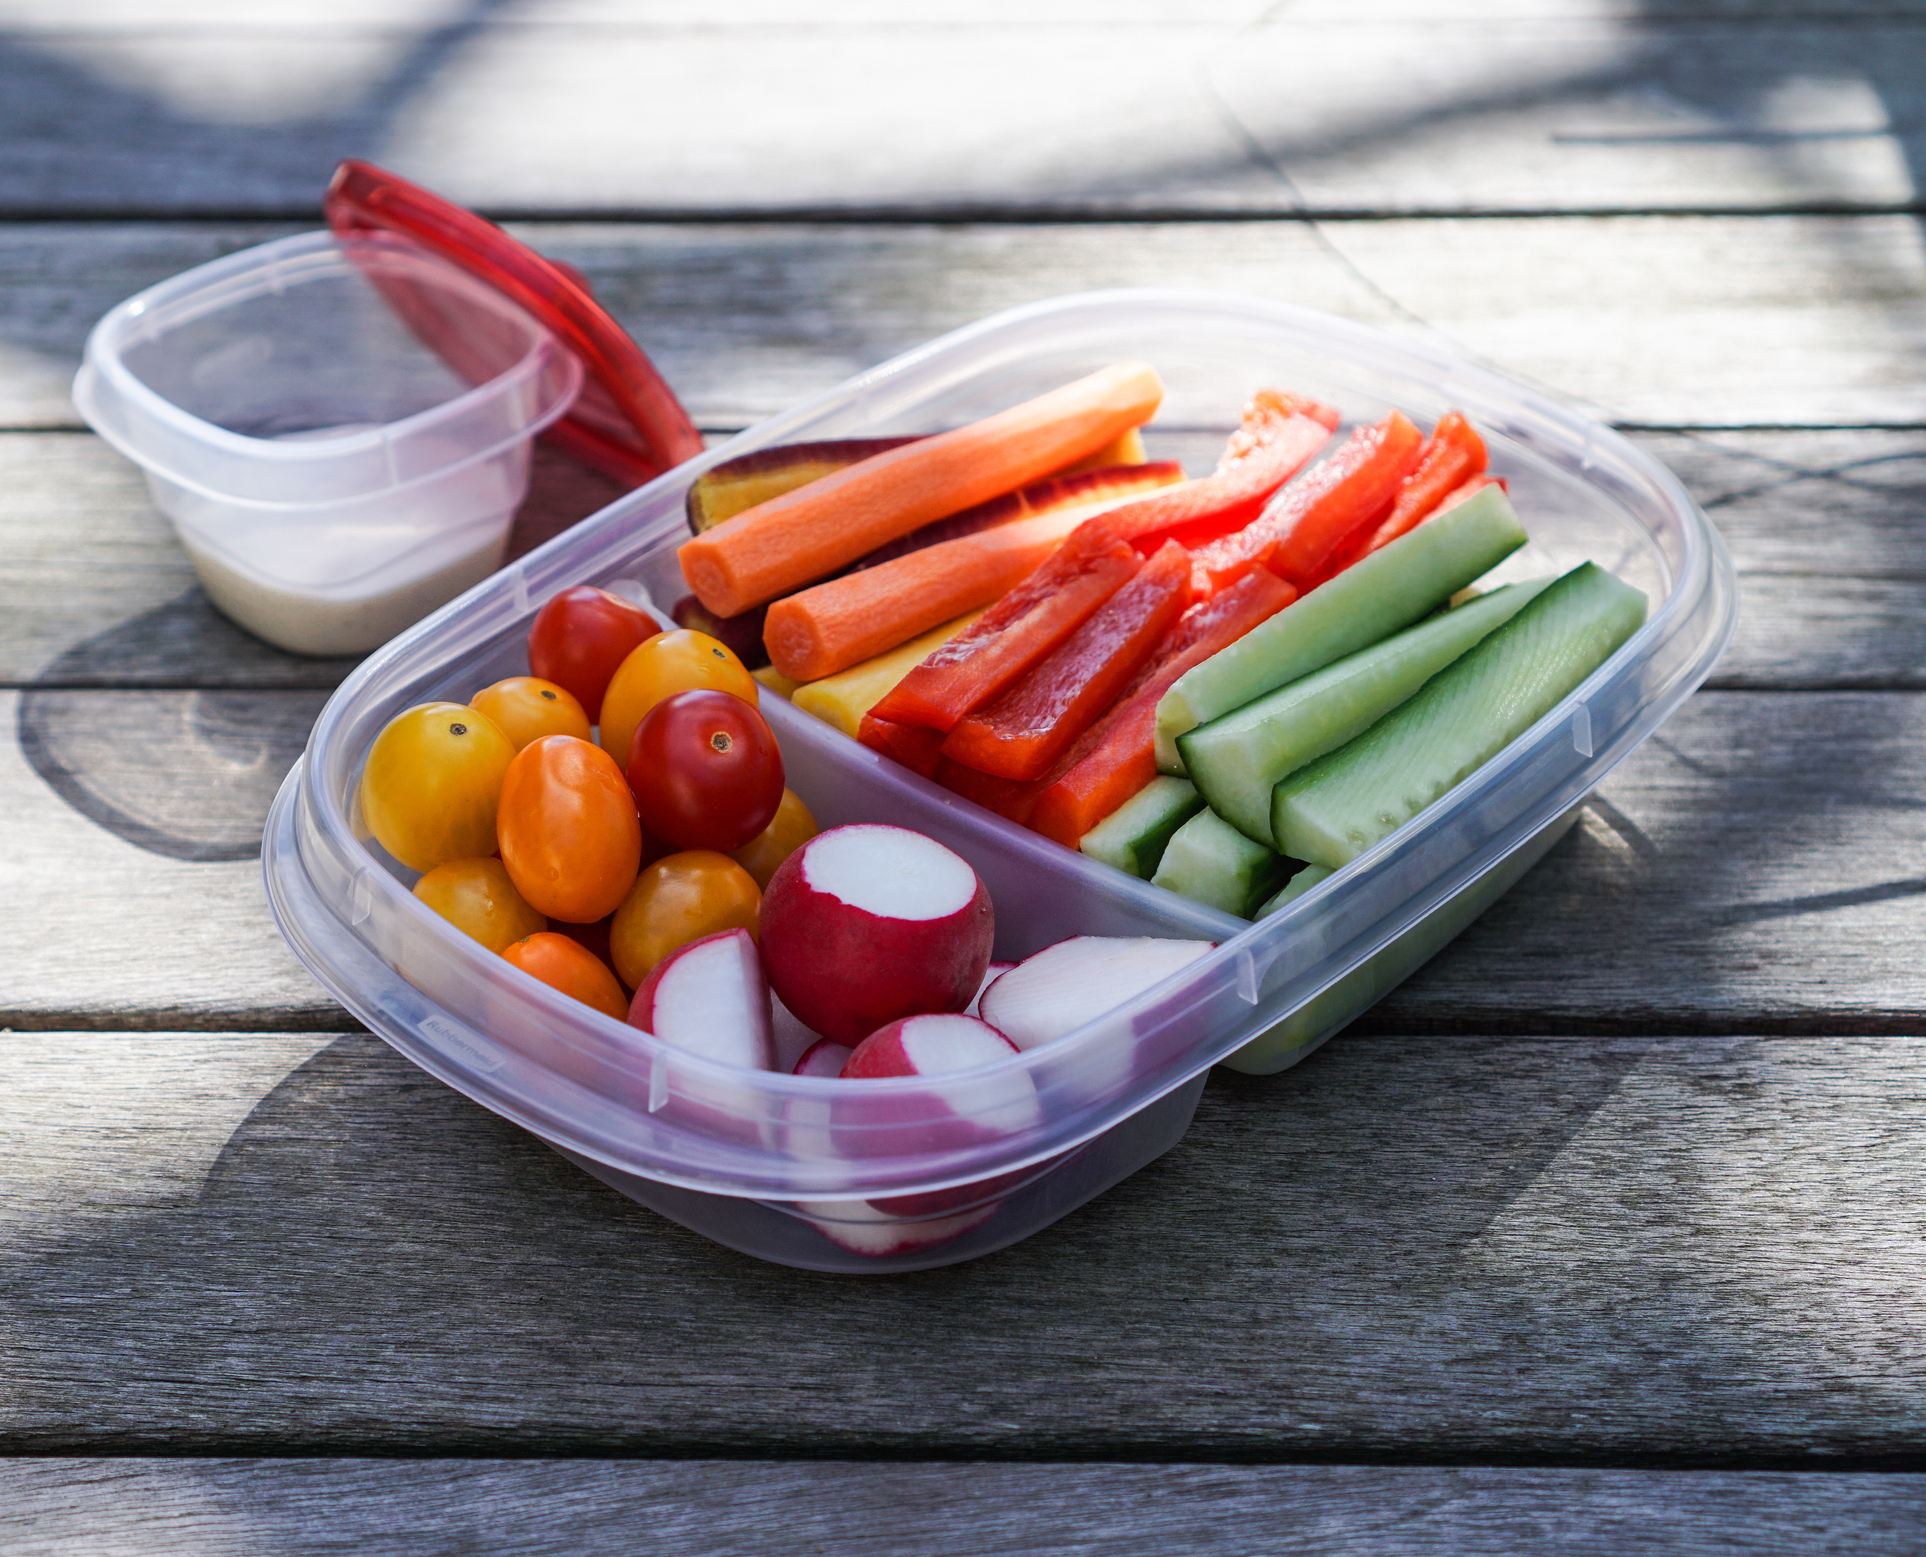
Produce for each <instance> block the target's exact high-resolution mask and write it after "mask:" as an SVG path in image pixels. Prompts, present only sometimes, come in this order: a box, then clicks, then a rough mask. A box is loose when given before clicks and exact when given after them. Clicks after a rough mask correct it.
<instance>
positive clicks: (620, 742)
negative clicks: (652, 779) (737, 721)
mask: <svg viewBox="0 0 1926 1557" xmlns="http://www.w3.org/2000/svg"><path fill="white" fill-rule="evenodd" d="M705 689H706V690H708V691H712V692H733V693H734V694H735V695H736V696H737V697H739V698H741V699H742V700H743V702H745V703H747V704H749V706H750V707H752V708H753V707H754V706H755V704H756V698H757V694H758V689H757V686H756V680H755V677H753V676H751V675H750V674H749V672H748V671H746V670H744V669H743V668H742V661H741V660H739V659H737V658H736V657H735V655H733V654H731V653H730V652H729V650H728V649H727V647H725V646H724V645H723V644H720V643H718V642H717V641H716V640H715V639H713V638H711V637H710V636H709V635H708V634H707V633H697V632H690V631H689V630H688V629H687V628H686V627H678V628H676V629H675V631H673V632H666V633H659V634H657V635H656V636H655V637H653V638H651V639H650V640H649V641H648V642H647V643H645V644H643V645H641V646H640V647H639V648H637V649H636V651H635V652H634V653H633V654H631V655H630V656H629V657H628V658H627V659H625V660H624V661H622V668H621V669H620V670H618V671H617V672H616V673H615V679H614V680H612V681H611V682H609V689H608V692H607V693H606V695H604V697H603V699H602V750H603V751H605V752H607V753H608V754H609V755H610V756H611V757H613V758H614V759H615V760H616V761H617V762H619V763H626V762H627V761H628V760H629V748H630V746H631V745H632V744H633V742H634V740H635V730H636V726H637V725H639V724H641V723H642V720H643V719H644V718H645V717H646V716H647V714H648V712H649V710H650V709H651V708H653V707H655V705H656V704H657V703H659V702H661V701H662V700H663V699H664V698H665V697H673V696H674V695H675V694H676V693H678V692H697V691H702V690H705Z"/></svg>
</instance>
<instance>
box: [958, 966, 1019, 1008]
mask: <svg viewBox="0 0 1926 1557" xmlns="http://www.w3.org/2000/svg"><path fill="white" fill-rule="evenodd" d="M1015 966H1016V964H1015V963H1014V962H993V963H991V964H990V965H989V966H988V967H987V968H985V969H984V970H983V982H982V983H981V984H979V985H977V986H976V993H975V994H974V995H973V996H971V997H970V1003H969V1004H968V1005H967V1006H965V1007H964V1008H963V1014H964V1015H965V1016H981V1015H982V1014H983V1013H982V1011H981V1010H979V1009H978V1008H979V1007H980V1006H981V1005H982V1004H983V991H984V990H986V989H988V988H989V987H990V986H991V985H992V984H994V983H995V982H996V981H997V980H998V979H999V978H1001V977H1002V976H1003V975H1004V974H1006V973H1008V972H1009V971H1010V969H1012V968H1014V967H1015Z"/></svg>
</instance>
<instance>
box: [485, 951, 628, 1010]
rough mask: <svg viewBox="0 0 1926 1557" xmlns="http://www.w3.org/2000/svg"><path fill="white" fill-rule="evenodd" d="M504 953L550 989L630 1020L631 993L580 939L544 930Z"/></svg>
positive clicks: (517, 965)
mask: <svg viewBox="0 0 1926 1557" xmlns="http://www.w3.org/2000/svg"><path fill="white" fill-rule="evenodd" d="M502 955H503V956H504V957H506V958H507V959H508V960H509V961H510V962H512V963H514V964H515V966H516V967H518V968H520V969H521V970H522V972H524V973H526V974H528V975H529V976H530V977H531V978H538V979H540V980H541V981H542V982H543V983H544V984H546V985H548V987H549V988H550V989H559V990H560V991H561V992H562V993H563V994H565V995H569V996H572V997H573V998H574V999H576V1000H579V1001H581V1002H582V1004H583V1005H585V1006H594V1007H595V1009H596V1010H598V1011H600V1012H602V1013H603V1014H604V1015H607V1016H612V1017H614V1018H615V1019H616V1021H618V1022H623V1021H627V1020H628V1015H629V997H628V996H627V995H625V994H623V993H622V986H621V985H620V984H618V983H616V982H615V975H614V974H613V973H611V972H609V968H608V964H607V963H605V962H604V961H602V959H601V958H600V957H598V956H596V955H595V953H594V952H592V951H590V950H589V949H588V948H587V947H586V946H584V945H582V943H581V942H580V941H572V940H570V939H569V938H568V937H567V936H566V935H557V934H556V933H555V932H554V931H553V930H544V931H542V932H541V933H540V934H539V935H531V936H529V937H528V938H527V939H526V940H521V941H516V942H515V943H514V944H513V945H511V946H509V947H507V948H505V949H504V950H503V952H502Z"/></svg>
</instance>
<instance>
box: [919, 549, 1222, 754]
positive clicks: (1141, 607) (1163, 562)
mask: <svg viewBox="0 0 1926 1557" xmlns="http://www.w3.org/2000/svg"><path fill="white" fill-rule="evenodd" d="M1098 522H1099V523H1101V521H1098ZM1189 604H1190V553H1189V552H1187V551H1185V550H1184V548H1183V547H1181V546H1179V545H1178V544H1177V543H1176V542H1175V541H1165V542H1164V544H1163V546H1162V547H1161V548H1159V550H1158V551H1157V554H1156V555H1155V556H1153V557H1152V558H1151V559H1150V561H1148V562H1147V563H1145V564H1144V566H1143V569H1142V571H1141V572H1139V573H1138V574H1137V576H1136V577H1135V578H1133V579H1132V580H1131V581H1130V582H1129V583H1128V584H1126V585H1124V587H1123V588H1122V589H1120V590H1118V591H1117V592H1116V593H1115V594H1114V595H1112V596H1111V597H1110V599H1109V600H1108V601H1106V602H1105V603H1104V605H1103V607H1102V608H1101V609H1100V610H1098V611H1096V612H1094V613H1093V614H1092V615H1091V616H1090V617H1089V619H1088V620H1087V621H1085V622H1084V624H1083V625H1082V626H1081V627H1079V628H1078V629H1077V630H1076V631H1075V632H1074V633H1072V634H1071V635H1070V636H1069V637H1068V638H1066V639H1065V640H1064V641H1063V643H1062V645H1061V646H1060V647H1059V648H1057V649H1056V650H1055V651H1054V652H1053V653H1052V654H1051V655H1050V656H1049V658H1047V659H1045V660H1044V661H1043V662H1042V663H1040V664H1039V665H1038V666H1037V667H1036V668H1035V669H1034V670H1032V671H1031V672H1030V673H1029V674H1028V675H1027V676H1025V677H1024V678H1023V679H1022V680H1021V681H1019V682H1017V683H1016V685H1014V686H1013V687H1011V688H1010V689H1009V691H1007V692H1005V693H1004V694H1003V695H1002V696H1001V697H999V698H998V699H997V700H996V701H995V702H993V703H991V704H989V705H988V706H987V707H983V708H979V709H977V710H976V712H974V713H972V714H969V715H967V716H965V717H964V718H962V719H960V720H958V721H957V723H956V727H955V728H954V729H952V730H951V731H950V733H949V738H948V739H947V740H945V741H944V742H943V755H944V756H946V757H954V758H955V759H956V760H957V761H958V762H963V763H967V764H969V766H971V767H973V768H976V769H977V770H979V771H980V772H983V773H991V774H995V775H996V776H997V777H999V778H1009V779H1033V778H1036V777H1037V776H1038V775H1039V774H1041V773H1042V772H1043V771H1044V770H1045V769H1046V768H1048V767H1049V766H1050V764H1051V763H1053V762H1054V761H1056V759H1057V758H1058V757H1060V756H1062V755H1063V752H1064V750H1065V748H1066V747H1068V746H1069V745H1070V743H1071V742H1072V741H1074V740H1075V739H1076V738H1077V737H1078V736H1079V735H1081V734H1083V732H1084V731H1085V730H1087V729H1088V728H1089V727H1090V726H1091V725H1092V724H1093V723H1095V722H1096V719H1097V717H1098V715H1100V714H1101V713H1102V712H1103V711H1104V710H1105V709H1106V708H1108V707H1109V706H1110V704H1111V702H1112V701H1113V700H1114V699H1115V698H1116V696H1117V694H1118V693H1119V692H1121V691H1122V690H1123V689H1124V687H1125V685H1126V684H1127V683H1128V682H1129V681H1130V680H1131V678H1132V677H1134V676H1135V675H1136V674H1137V672H1138V671H1139V670H1140V669H1142V667H1143V665H1144V662H1145V661H1147V660H1148V659H1149V658H1150V657H1151V655H1152V654H1154V653H1155V652H1156V650H1157V644H1158V642H1159V641H1160V640H1161V639H1162V638H1163V636H1164V634H1165V633H1166V632H1168V631H1169V630H1170V627H1171V625H1172V624H1173V623H1175V622H1176V620H1177V618H1178V617H1179V616H1181V615H1183V612H1184V608H1185V607H1186V606H1188V605H1189Z"/></svg>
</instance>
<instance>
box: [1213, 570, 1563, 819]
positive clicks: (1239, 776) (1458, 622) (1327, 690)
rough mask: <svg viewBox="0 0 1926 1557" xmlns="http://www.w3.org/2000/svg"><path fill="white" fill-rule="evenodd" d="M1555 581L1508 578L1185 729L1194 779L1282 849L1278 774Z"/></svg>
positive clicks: (1225, 814)
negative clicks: (1274, 818)
mask: <svg viewBox="0 0 1926 1557" xmlns="http://www.w3.org/2000/svg"><path fill="white" fill-rule="evenodd" d="M1551 583H1552V580H1551V579H1549V578H1545V579H1535V580H1533V581H1531V582H1530V583H1526V584H1508V585H1506V586H1505V587H1504V588H1503V589H1495V590H1493V591H1492V592H1491V593H1490V594H1488V595H1480V596H1479V597H1478V598H1477V599H1476V600H1467V601H1466V602H1465V603H1464V604H1463V605H1461V606H1458V607H1456V608H1455V609H1453V610H1450V611H1444V612H1440V613H1439V614H1438V615H1436V616H1430V617H1427V618H1425V620H1423V621H1422V622H1418V623H1416V624H1415V625H1413V626H1411V627H1407V628H1405V629H1404V630H1403V631H1401V632H1397V633H1393V634H1392V635H1391V636H1390V637H1389V638H1384V639H1380V640H1379V641H1378V642H1377V643H1374V644H1372V645H1371V646H1370V647H1369V648H1368V649H1359V650H1358V651H1357V652H1356V653H1355V654H1347V655H1346V656H1345V657H1344V658H1343V659H1341V660H1338V661H1336V662H1334V663H1333V664H1330V665H1326V666H1325V667H1324V668H1323V669H1322V670H1317V671H1313V672H1312V673H1311V674H1310V675H1308V676H1304V677H1302V678H1300V679H1299V680H1297V681H1293V682H1291V683H1289V684H1288V685H1286V686H1281V687H1279V688H1278V689H1277V690H1276V691H1275V692H1267V693H1265V694H1264V696H1262V697H1260V698H1259V699H1258V700H1257V701H1256V702H1254V703H1246V704H1245V705H1244V706H1243V707H1242V708H1236V709H1232V710H1231V712H1229V713H1227V714H1223V715H1220V716H1219V717H1218V718H1216V719H1213V720H1211V721H1210V723H1209V724H1203V725H1199V726H1198V727H1197V728H1196V729H1194V730H1186V731H1185V732H1184V733H1183V734H1182V735H1180V736H1178V737H1177V750H1178V751H1179V753H1181V754H1182V756H1183V759H1184V767H1185V769H1186V770H1187V771H1188V772H1189V774H1190V778H1191V782H1192V783H1194V784H1195V785H1196V786H1197V787H1198V789H1200V790H1201V791H1202V792H1203V796H1204V800H1205V802H1206V803H1207V804H1208V805H1209V806H1210V808H1211V810H1213V811H1215V812H1216V813H1217V814H1218V815H1219V816H1221V817H1222V818H1223V819H1224V820H1225V821H1227V822H1229V823H1230V824H1231V826H1233V827H1235V828H1236V829H1237V830H1238V831H1239V832H1241V833H1243V834H1244V836H1245V837H1247V838H1250V839H1253V840H1254V841H1256V842H1258V843H1261V844H1263V845H1264V846H1265V847H1266V848H1269V849H1275V848H1276V847H1277V840H1276V837H1275V836H1274V835H1273V834H1272V832H1271V794H1272V791H1273V790H1274V789H1275V787H1276V785H1277V783H1278V781H1279V780H1280V779H1283V778H1285V777H1286V776H1287V775H1289V774H1291V773H1294V772H1296V771H1297V770H1298V769H1299V768H1301V767H1303V766H1304V765H1305V764H1306V763H1307V762H1311V761H1313V760H1315V759H1316V758H1318V757H1321V756H1323V755H1324V754H1325V753H1326V752H1328V751H1335V750H1337V748H1338V747H1340V746H1342V745H1343V744H1344V743H1345V742H1346V741H1348V740H1350V739H1352V737H1354V736H1357V735H1361V734H1363V733H1364V732H1365V731H1366V730H1368V729H1369V728H1370V727H1371V726H1372V725H1374V724H1376V723H1377V722H1378V720H1379V719H1381V718H1383V717H1384V716H1385V715H1386V714H1388V713H1389V712H1390V711H1391V710H1392V709H1394V708H1396V707H1397V706H1398V705H1399V704H1400V703H1402V702H1403V701H1404V700H1405V699H1406V698H1408V697H1411V696H1413V695H1415V694H1416V692H1417V691H1418V689H1419V688H1420V687H1422V686H1423V685H1424V684H1425V682H1427V681H1429V680H1430V679H1431V678H1432V677H1433V676H1435V675H1437V674H1438V672H1439V671H1441V670H1443V669H1444V668H1445V666H1447V665H1449V664H1450V663H1451V662H1452V661H1453V660H1455V659H1457V658H1458V656H1459V655H1461V654H1466V653H1468V652H1470V650H1471V649H1472V648H1473V647H1474V646H1475V645H1477V644H1478V643H1479V642H1480V641H1482V640H1483V639H1484V638H1485V636H1486V635H1487V634H1489V633H1492V632H1495V631H1496V630H1497V629H1498V628H1500V627H1502V626H1503V625H1504V624H1505V623H1506V622H1508V621H1510V620H1511V618H1512V617H1514V616H1516V615H1517V614H1518V613H1519V612H1520V611H1522V610H1523V609H1524V608H1525V607H1526V606H1527V605H1528V604H1529V603H1530V602H1531V601H1532V599H1533V598H1534V597H1535V596H1536V595H1537V594H1538V593H1539V592H1540V591H1542V590H1544V589H1546V588H1548V587H1549V586H1550V585H1551ZM1286 852H1288V851H1286Z"/></svg>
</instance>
